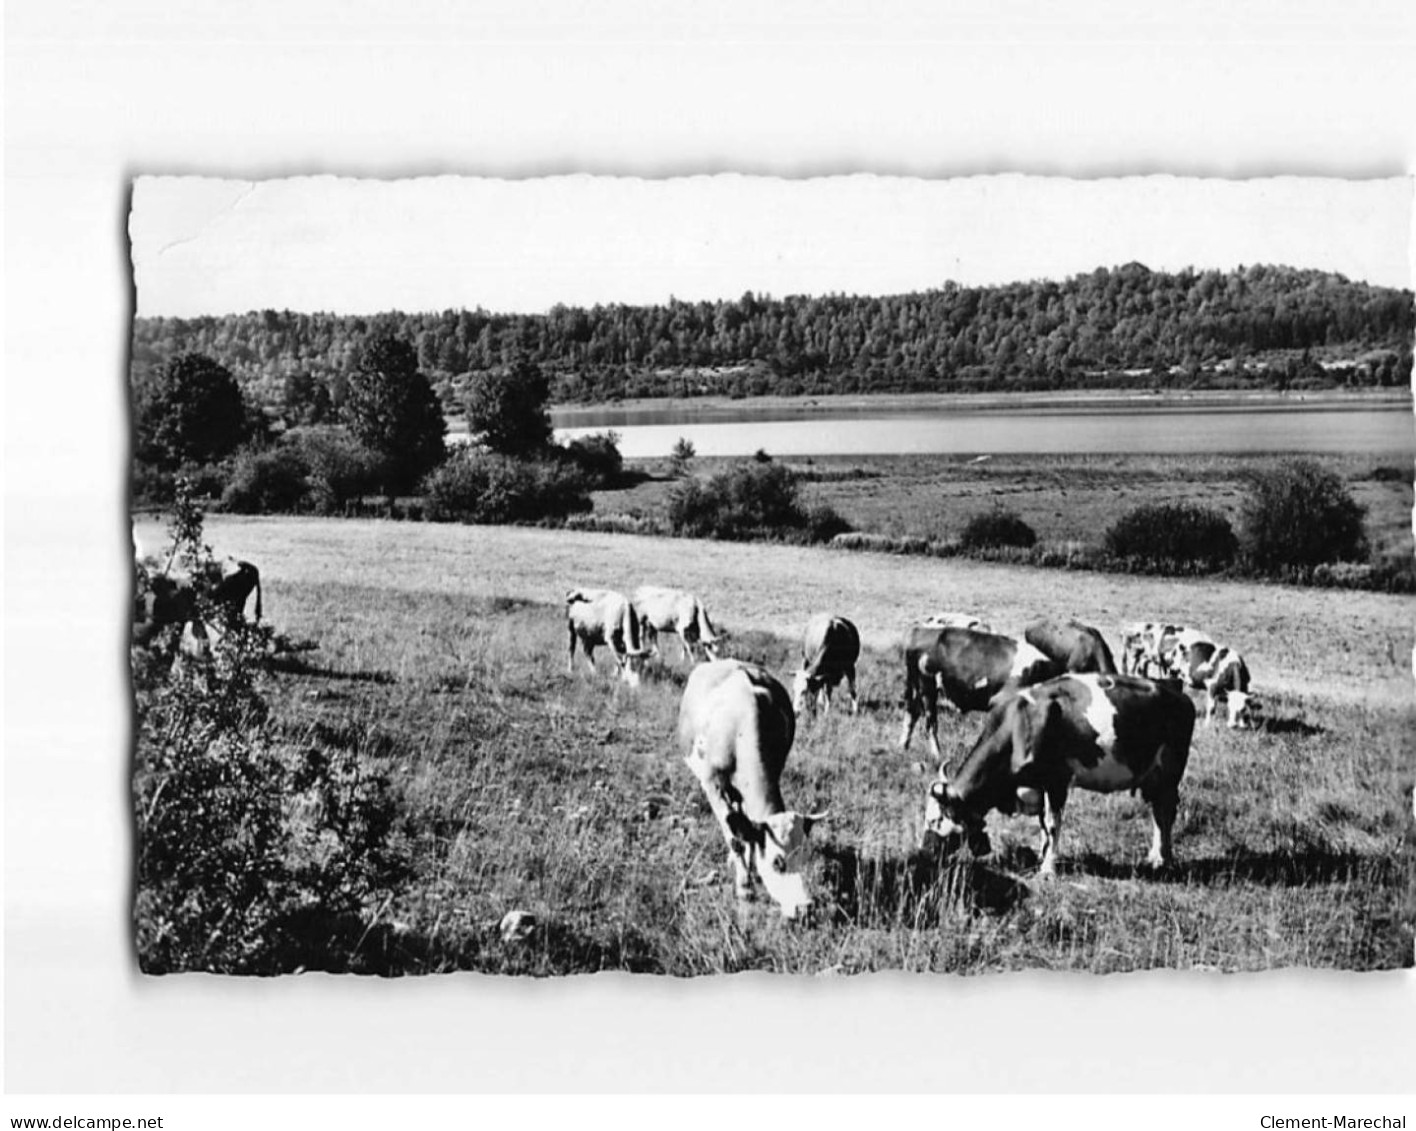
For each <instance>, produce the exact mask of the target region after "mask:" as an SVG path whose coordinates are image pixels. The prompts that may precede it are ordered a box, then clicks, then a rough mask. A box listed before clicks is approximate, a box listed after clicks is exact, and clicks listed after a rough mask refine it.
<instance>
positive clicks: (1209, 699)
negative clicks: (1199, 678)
mask: <svg viewBox="0 0 1416 1131" xmlns="http://www.w3.org/2000/svg"><path fill="white" fill-rule="evenodd" d="M1214 704H1215V697H1214V685H1213V684H1210V683H1207V684H1205V726H1209V725H1210V724H1211V723H1213V722H1214Z"/></svg>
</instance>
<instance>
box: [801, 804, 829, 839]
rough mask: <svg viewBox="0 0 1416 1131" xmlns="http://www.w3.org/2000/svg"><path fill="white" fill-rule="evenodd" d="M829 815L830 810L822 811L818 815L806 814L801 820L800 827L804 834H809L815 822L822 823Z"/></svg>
mask: <svg viewBox="0 0 1416 1131" xmlns="http://www.w3.org/2000/svg"><path fill="white" fill-rule="evenodd" d="M830 815H831V810H830V809H822V810H821V812H819V813H808V814H807V815H806V816H805V817H803V818H802V819H801V827H802V831H804V832H808V833H809V832H811V826H812V825H814V824H816V822H817V821H824V820H826V818H827V817H829V816H830Z"/></svg>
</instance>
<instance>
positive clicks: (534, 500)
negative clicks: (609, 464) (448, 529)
mask: <svg viewBox="0 0 1416 1131" xmlns="http://www.w3.org/2000/svg"><path fill="white" fill-rule="evenodd" d="M423 490H424V492H425V495H426V500H425V509H424V514H425V515H426V517H427V518H428V520H429V521H430V522H485V523H514V522H544V521H546V520H548V519H564V518H565V517H566V516H567V515H570V514H576V513H579V512H581V511H588V510H589V509H590V506H591V503H590V496H589V494H588V493H587V487H586V483H585V478H584V476H583V475H581V474H580V472H579V471H577V470H576V469H574V468H572V467H568V466H566V465H564V464H561V463H558V462H557V463H550V462H537V461H531V460H518V459H513V458H512V457H511V456H503V455H497V454H495V453H493V452H481V451H466V452H461V453H458V454H457V455H454V456H453V457H452V458H450V459H449V460H447V462H445V463H444V464H443V465H442V466H441V467H439V468H438V469H437V470H436V471H434V472H433V473H432V474H431V475H429V476H428V478H427V479H426V480H425V481H424V485H423Z"/></svg>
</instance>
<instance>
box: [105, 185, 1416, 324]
mask: <svg viewBox="0 0 1416 1131" xmlns="http://www.w3.org/2000/svg"><path fill="white" fill-rule="evenodd" d="M1412 185H1413V181H1412V179H1411V178H1386V179H1378V180H1364V181H1358V180H1341V179H1337V178H1330V177H1329V178H1322V177H1317V178H1302V177H1275V178H1264V179H1255V180H1243V181H1240V180H1233V181H1230V180H1220V179H1199V178H1179V177H1170V176H1149V177H1133V178H1115V179H1109V180H1108V179H1103V180H1072V179H1067V178H1061V177H1029V176H1008V175H1005V176H988V177H967V178H958V179H953V180H923V179H914V178H904V177H878V176H866V175H861V176H842V177H824V178H817V179H805V180H787V179H780V178H772V177H751V176H740V175H733V174H725V175H716V176H697V177H683V178H668V179H660V180H645V179H637V178H629V177H596V176H559V177H545V178H535V179H524V180H504V179H493V178H476V177H453V176H444V177H428V178H418V179H407V180H374V179H354V178H336V177H329V176H320V177H292V178H283V179H274V180H265V181H240V180H223V179H217V178H209V177H140V178H138V179H137V180H136V181H135V182H134V188H133V202H132V211H131V214H130V217H129V235H130V239H131V245H132V259H133V267H134V277H135V283H136V290H137V313H138V315H139V316H140V317H146V316H156V315H168V316H194V315H201V314H213V315H217V314H227V313H243V312H246V311H249V310H261V309H274V310H285V309H288V310H295V311H312V312H313V311H329V312H333V313H338V314H372V313H376V312H378V311H383V310H395V309H396V310H402V311H407V312H418V311H430V310H446V309H459V308H473V307H479V306H480V307H482V308H484V309H487V310H490V311H495V312H517V313H538V312H541V311H545V310H547V309H549V308H550V307H551V306H553V305H555V304H557V303H562V304H565V305H571V306H575V305H584V306H589V305H593V304H595V303H613V302H623V303H632V304H642V303H656V302H663V301H666V300H667V299H669V298H670V297H676V298H679V299H683V300H700V299H718V298H736V297H738V296H740V295H741V294H742V293H743V292H744V291H747V290H751V291H753V292H755V293H757V294H769V295H774V296H778V297H780V296H783V295H788V294H823V293H847V294H889V293H899V292H904V291H912V290H923V289H928V288H932V287H939V286H941V285H943V284H944V283H945V282H946V281H950V280H952V281H954V282H957V283H960V284H965V285H979V284H993V283H1007V282H1015V281H1020V280H1028V279H1038V278H1065V277H1067V276H1069V275H1074V274H1077V273H1079V272H1084V271H1091V270H1093V269H1094V268H1096V267H1111V266H1118V265H1120V264H1122V263H1127V262H1131V261H1138V262H1141V263H1144V264H1145V265H1146V266H1148V267H1150V268H1151V269H1152V270H1178V269H1181V268H1184V267H1195V268H1199V269H1206V268H1217V269H1220V270H1225V269H1229V268H1232V267H1235V266H1240V265H1244V264H1253V263H1281V264H1286V265H1290V266H1296V267H1313V268H1320V269H1324V270H1330V271H1337V272H1340V273H1341V274H1343V275H1346V276H1347V277H1348V278H1351V279H1357V280H1362V281H1366V282H1371V283H1377V284H1382V285H1387V286H1399V287H1409V286H1411V255H1412V247H1411V220H1412Z"/></svg>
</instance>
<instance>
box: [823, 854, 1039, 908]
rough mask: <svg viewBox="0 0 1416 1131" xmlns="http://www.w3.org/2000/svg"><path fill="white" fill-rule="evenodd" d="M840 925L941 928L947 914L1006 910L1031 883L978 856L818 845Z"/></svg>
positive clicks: (1023, 897)
mask: <svg viewBox="0 0 1416 1131" xmlns="http://www.w3.org/2000/svg"><path fill="white" fill-rule="evenodd" d="M818 854H819V856H820V858H821V860H822V862H823V864H822V871H823V881H824V888H825V891H826V892H829V893H830V896H831V900H832V903H833V905H834V906H833V909H832V917H833V920H834V922H835V923H836V924H837V925H852V926H856V927H867V928H869V927H873V928H884V929H893V928H900V927H908V928H919V927H935V926H938V925H939V922H940V919H941V917H942V916H943V915H946V914H951V913H952V914H968V915H972V914H979V913H986V914H992V915H997V914H1002V913H1003V912H1005V911H1009V910H1011V909H1012V908H1014V907H1016V906H1017V905H1018V904H1019V903H1021V902H1022V900H1023V899H1025V898H1026V897H1027V895H1028V887H1027V885H1026V884H1024V883H1022V882H1021V881H1019V880H1017V879H1015V878H1014V877H1012V876H1009V875H1007V874H1006V873H1004V872H1001V871H999V870H998V869H997V868H994V867H992V866H990V865H988V864H986V863H983V862H981V861H978V860H972V859H967V858H965V859H958V858H955V859H950V860H942V859H941V858H940V857H939V855H938V854H937V853H936V852H934V851H930V850H927V849H922V848H921V849H916V850H915V851H914V852H911V853H910V854H909V855H908V856H905V857H898V856H883V855H882V856H875V855H866V854H863V853H861V852H860V851H859V850H858V849H856V848H854V847H851V846H849V845H842V844H835V843H827V844H824V845H822V846H821V847H820V848H819V849H818Z"/></svg>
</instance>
